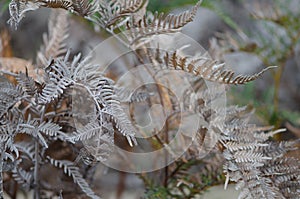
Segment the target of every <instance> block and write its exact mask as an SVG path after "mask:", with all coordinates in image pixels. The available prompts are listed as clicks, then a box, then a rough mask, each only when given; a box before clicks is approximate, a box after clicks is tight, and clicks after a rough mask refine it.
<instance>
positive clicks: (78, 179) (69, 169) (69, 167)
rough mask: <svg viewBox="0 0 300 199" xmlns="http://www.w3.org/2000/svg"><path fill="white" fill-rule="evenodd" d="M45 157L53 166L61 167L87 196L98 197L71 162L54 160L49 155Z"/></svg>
mask: <svg viewBox="0 0 300 199" xmlns="http://www.w3.org/2000/svg"><path fill="white" fill-rule="evenodd" d="M47 158H48V160H49V162H50V163H51V164H52V165H53V166H55V167H58V168H61V169H63V171H64V173H65V174H67V175H68V176H70V177H72V178H73V181H74V182H75V183H76V184H78V186H79V187H80V188H81V190H82V191H83V192H84V193H85V194H86V195H87V196H89V197H91V198H99V197H98V196H97V195H96V194H95V193H94V191H93V190H92V189H91V188H90V186H89V185H88V183H87V182H86V181H85V180H84V178H83V177H82V174H81V173H80V172H79V169H78V167H76V166H75V165H74V164H73V162H71V161H67V160H55V159H52V158H50V157H49V156H48V157H47Z"/></svg>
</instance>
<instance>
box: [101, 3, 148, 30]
mask: <svg viewBox="0 0 300 199" xmlns="http://www.w3.org/2000/svg"><path fill="white" fill-rule="evenodd" d="M142 5H143V0H127V1H126V0H116V1H113V3H112V4H111V9H110V12H111V13H110V16H109V18H108V19H107V20H106V26H107V27H109V26H111V25H113V24H114V23H115V22H116V21H118V20H119V19H120V18H122V17H125V16H130V15H132V14H133V13H135V12H137V11H138V10H139V9H140V8H141V6H142Z"/></svg>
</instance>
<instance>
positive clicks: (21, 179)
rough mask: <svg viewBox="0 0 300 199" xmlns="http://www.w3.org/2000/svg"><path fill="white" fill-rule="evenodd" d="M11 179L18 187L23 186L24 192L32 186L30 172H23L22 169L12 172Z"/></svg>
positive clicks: (15, 169)
mask: <svg viewBox="0 0 300 199" xmlns="http://www.w3.org/2000/svg"><path fill="white" fill-rule="evenodd" d="M12 177H13V178H14V180H15V181H17V182H18V184H19V185H21V186H23V187H24V188H25V189H26V190H28V189H29V188H30V186H32V184H33V175H32V172H28V171H25V170H24V169H23V168H21V167H18V168H14V169H13V170H12Z"/></svg>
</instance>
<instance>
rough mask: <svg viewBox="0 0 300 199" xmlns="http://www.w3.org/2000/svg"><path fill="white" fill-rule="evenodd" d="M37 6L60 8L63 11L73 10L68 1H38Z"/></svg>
mask: <svg viewBox="0 0 300 199" xmlns="http://www.w3.org/2000/svg"><path fill="white" fill-rule="evenodd" d="M38 4H39V5H40V6H42V7H47V8H62V9H65V10H70V11H71V10H73V3H72V1H69V0H40V1H38Z"/></svg>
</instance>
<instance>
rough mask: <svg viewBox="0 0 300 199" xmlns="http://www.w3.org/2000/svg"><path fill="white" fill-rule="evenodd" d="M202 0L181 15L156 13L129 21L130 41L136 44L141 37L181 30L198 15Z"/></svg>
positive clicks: (127, 25)
mask: <svg viewBox="0 0 300 199" xmlns="http://www.w3.org/2000/svg"><path fill="white" fill-rule="evenodd" d="M201 2H202V1H199V2H198V3H197V4H196V5H195V6H194V7H193V8H192V9H191V10H189V11H185V12H183V13H181V14H179V15H172V14H169V15H166V16H165V15H164V14H163V13H161V14H158V13H157V12H156V13H155V14H154V16H153V18H148V17H147V16H144V17H143V19H141V20H139V21H138V22H136V20H135V19H134V18H133V19H131V21H129V22H127V24H126V27H127V30H128V31H129V34H128V38H127V39H128V40H129V43H130V44H131V45H132V44H135V43H136V42H137V41H138V40H140V39H141V38H146V37H147V36H151V35H155V34H163V33H172V32H176V31H179V30H180V28H182V27H183V26H184V25H186V24H187V23H189V22H191V21H192V20H193V18H194V17H195V15H196V12H197V8H198V7H199V5H200V4H201Z"/></svg>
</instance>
